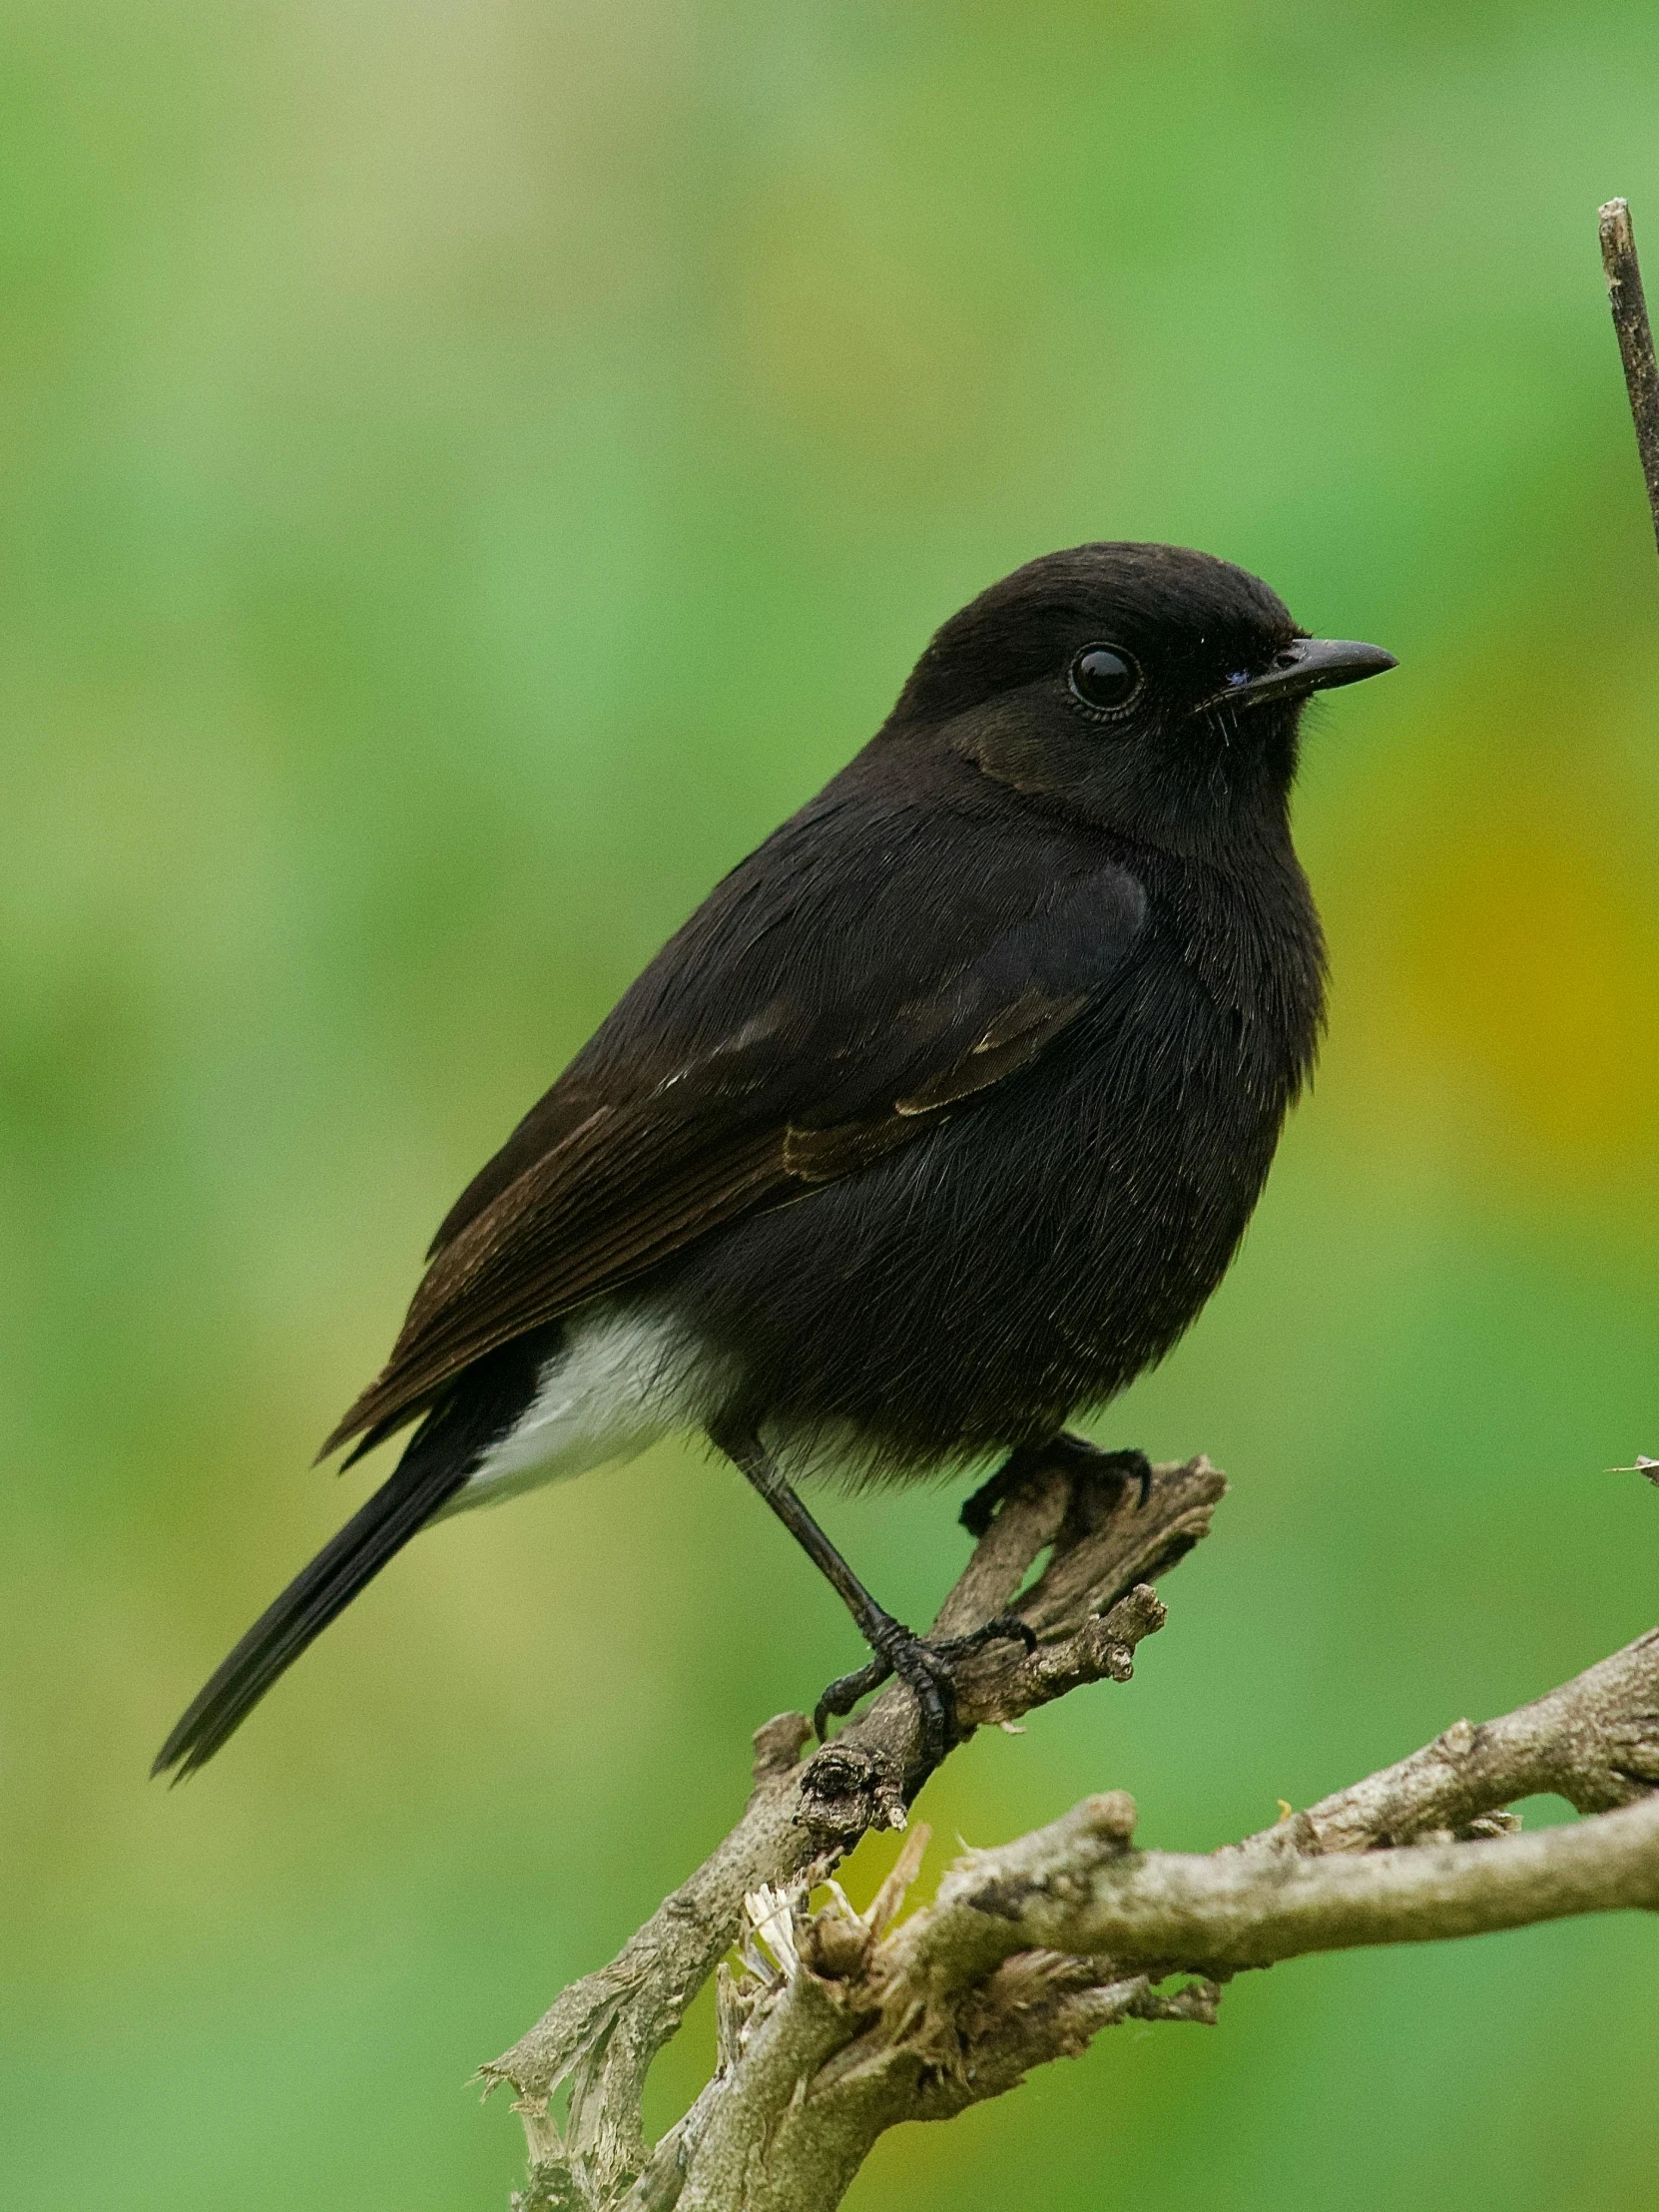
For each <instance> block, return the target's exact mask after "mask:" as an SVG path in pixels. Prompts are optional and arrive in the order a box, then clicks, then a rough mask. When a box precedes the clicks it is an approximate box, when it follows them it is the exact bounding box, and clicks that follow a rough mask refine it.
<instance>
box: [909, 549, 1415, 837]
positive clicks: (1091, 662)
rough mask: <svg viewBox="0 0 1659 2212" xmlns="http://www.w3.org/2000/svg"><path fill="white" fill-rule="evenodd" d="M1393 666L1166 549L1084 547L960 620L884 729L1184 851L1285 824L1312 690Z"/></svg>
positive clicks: (1257, 583)
mask: <svg viewBox="0 0 1659 2212" xmlns="http://www.w3.org/2000/svg"><path fill="white" fill-rule="evenodd" d="M1393 666H1394V661H1393V657H1392V655H1391V654H1388V653H1384V652H1383V651H1382V649H1381V648H1380V647H1378V646H1375V645H1360V644H1355V643H1351V642H1340V643H1339V642H1335V641H1333V640H1330V639H1325V638H1313V637H1310V636H1309V635H1308V633H1307V632H1306V631H1305V630H1302V629H1300V628H1299V627H1298V625H1297V624H1296V623H1295V622H1294V621H1293V620H1292V618H1291V615H1290V611H1289V609H1288V608H1287V607H1286V606H1285V604H1284V602H1283V600H1281V599H1280V598H1279V597H1278V595H1277V594H1276V593H1275V592H1272V591H1270V590H1269V589H1268V587H1267V585H1266V584H1264V583H1263V582H1261V580H1260V579H1259V578H1258V577H1255V576H1252V575H1250V574H1248V573H1247V572H1246V571H1245V570H1244V569H1242V568H1235V567H1234V566H1233V565H1232V563H1231V562H1229V561H1218V560H1216V559H1214V558H1213V557H1212V556H1211V555H1210V554H1208V553H1194V552H1190V551H1188V550H1186V549H1185V548H1183V547H1180V546H1171V545H1080V546H1076V547H1074V548H1073V549H1072V550H1071V551H1070V552H1067V553H1050V554H1046V555H1045V556H1044V557H1043V558H1042V559H1041V560H1037V561H1030V562H1028V563H1027V564H1026V566H1025V567H1024V568H1020V569H1016V570H1015V571H1014V573H1013V574H1012V575H1011V576H1005V577H1004V578H1003V579H1002V581H1001V582H1000V583H998V584H993V585H992V586H991V587H990V589H989V590H988V591H984V592H981V593H980V595H979V597H978V598H977V599H975V600H973V601H972V602H971V603H970V604H969V605H968V606H966V607H964V608H963V609H962V611H961V613H960V614H957V615H953V616H952V617H951V618H950V620H949V621H948V622H947V623H945V624H944V626H943V628H942V629H940V630H939V631H938V633H937V635H936V636H935V637H934V638H933V640H932V642H931V644H929V646H928V648H927V650H926V652H925V653H924V654H923V655H922V657H921V659H920V661H918V662H917V664H916V667H915V670H914V672H913V673H912V675H911V677H910V680H909V682H908V683H907V684H906V685H905V687H904V690H903V693H902V695H901V696H900V698H899V701H898V705H897V706H896V708H895V709H894V710H893V715H892V719H891V721H890V722H889V724H888V726H887V728H888V732H889V733H890V734H891V735H892V736H893V737H895V738H903V737H905V736H908V737H911V738H919V739H920V740H921V741H922V742H924V743H927V744H930V745H933V746H939V747H943V748H944V749H945V750H947V751H948V752H950V753H952V754H954V755H956V756H959V757H960V758H962V759H965V760H966V761H968V762H971V764H972V765H973V766H974V767H975V768H976V769H977V770H978V771H979V772H980V773H981V774H982V775H984V776H986V777H989V778H991V779H992V780H993V781H994V782H996V783H998V784H1001V785H1005V786H1008V787H1011V788H1012V789H1013V790H1015V791H1018V792H1021V793H1023V794H1025V795H1026V796H1027V797H1028V798H1030V799H1031V800H1033V801H1035V802H1037V803H1038V804H1041V805H1045V806H1047V807H1050V808H1058V809H1060V810H1062V811H1063V812H1064V813H1066V814H1067V815H1070V816H1073V817H1080V818H1082V819H1085V820H1087V821H1090V822H1092V823H1095V824H1097V825H1099V826H1100V827H1103V828H1108V829H1113V830H1120V831H1122V832H1124V833H1125V834H1128V835H1132V836H1139V837H1145V838H1148V839H1151V840H1153V841H1156V842H1158V843H1161V844H1164V845H1167V846H1171V847H1173V848H1175V849H1178V850H1191V849H1198V848H1202V847H1204V846H1206V845H1208V844H1210V843H1212V842H1213V840H1215V839H1216V838H1218V837H1220V838H1223V839H1225V838H1226V837H1227V836H1228V835H1229V834H1230V833H1234V832H1236V831H1237V830H1238V829H1239V828H1241V827H1242V826H1243V825H1244V824H1245V823H1246V822H1248V821H1250V820H1252V819H1260V818H1261V817H1262V816H1263V815H1264V814H1266V815H1267V816H1268V817H1270V818H1273V817H1277V819H1279V820H1283V817H1284V807H1285V801H1286V797H1287V795H1288V794H1289V791H1290V788H1291V782H1292V779H1293V778H1294V776H1295V774H1296V761H1297V730H1298V724H1299V721H1300V719H1301V715H1302V711H1303V708H1304V706H1305V705H1306V703H1307V701H1308V699H1309V698H1310V697H1311V696H1312V694H1313V693H1315V692H1316V691H1328V690H1330V689H1332V688H1333V687H1334V686H1336V685H1339V684H1355V683H1359V682H1360V681H1361V680H1362V679H1363V678H1365V677H1367V676H1377V675H1380V674H1381V673H1382V672H1383V670H1384V669H1389V668H1392V667H1393Z"/></svg>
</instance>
